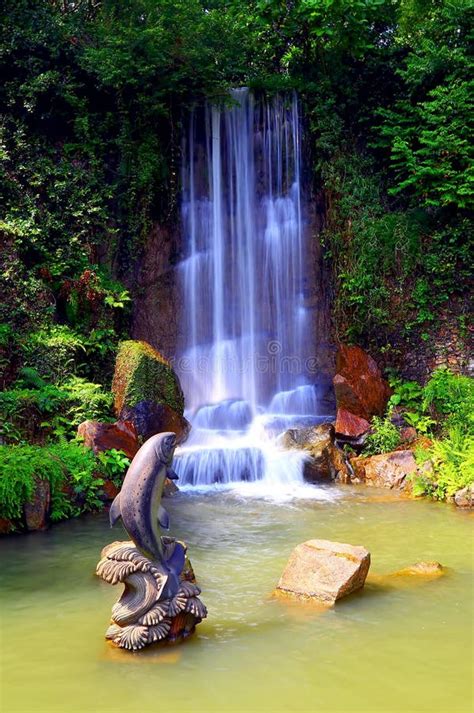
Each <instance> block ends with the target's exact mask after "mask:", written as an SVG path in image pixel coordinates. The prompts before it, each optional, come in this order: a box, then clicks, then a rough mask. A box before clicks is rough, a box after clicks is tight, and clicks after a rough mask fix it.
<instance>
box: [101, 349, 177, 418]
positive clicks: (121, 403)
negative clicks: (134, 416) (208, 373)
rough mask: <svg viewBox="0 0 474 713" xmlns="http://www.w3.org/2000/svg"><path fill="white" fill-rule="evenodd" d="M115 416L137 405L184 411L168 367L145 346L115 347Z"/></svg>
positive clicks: (161, 358) (155, 352) (174, 375)
mask: <svg viewBox="0 0 474 713" xmlns="http://www.w3.org/2000/svg"><path fill="white" fill-rule="evenodd" d="M112 391H113V392H114V396H115V400H114V407H115V412H116V413H117V415H118V414H120V412H121V410H122V409H123V408H124V407H125V406H136V405H137V404H138V403H139V402H140V401H151V402H152V403H163V404H167V405H168V406H170V407H171V408H172V409H173V410H174V411H176V412H177V413H179V414H182V413H183V411H184V396H183V392H182V390H181V385H180V383H179V379H178V377H177V376H176V374H175V372H174V370H173V368H172V366H171V364H170V363H169V362H168V361H167V360H166V359H165V358H164V357H163V356H162V355H161V354H160V352H158V351H157V350H156V349H154V348H153V347H152V346H151V345H150V344H148V343H147V342H142V341H134V340H131V339H130V340H128V341H126V342H122V343H121V344H120V345H119V349H118V353H117V360H116V362H115V374H114V379H113V382H112Z"/></svg>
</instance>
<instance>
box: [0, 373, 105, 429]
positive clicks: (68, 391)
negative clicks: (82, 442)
mask: <svg viewBox="0 0 474 713" xmlns="http://www.w3.org/2000/svg"><path fill="white" fill-rule="evenodd" d="M112 399H113V397H112V394H111V393H110V392H105V391H103V389H102V387H101V385H100V384H94V383H91V382H88V381H87V380H86V379H84V378H81V377H77V376H71V377H69V379H67V380H66V381H64V382H63V383H62V384H61V385H60V386H57V385H55V384H51V383H48V382H46V381H44V380H43V379H42V378H41V377H40V376H39V374H38V372H36V371H35V370H33V369H28V368H24V369H23V370H22V376H21V378H20V379H19V380H18V381H17V382H15V383H14V384H13V385H12V388H10V389H8V390H5V391H3V392H0V435H1V436H2V438H3V439H4V440H5V441H7V442H13V443H15V442H25V441H34V442H45V441H48V440H51V439H52V438H54V437H58V436H64V435H65V436H69V437H73V436H74V435H75V433H76V430H77V426H78V425H79V424H80V423H82V421H85V420H86V419H92V420H105V421H107V420H111V416H112V413H111V407H112Z"/></svg>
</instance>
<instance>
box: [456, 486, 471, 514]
mask: <svg viewBox="0 0 474 713" xmlns="http://www.w3.org/2000/svg"><path fill="white" fill-rule="evenodd" d="M454 502H455V505H456V507H458V508H474V484H473V485H468V486H466V487H465V488H461V490H458V491H457V493H455V494H454Z"/></svg>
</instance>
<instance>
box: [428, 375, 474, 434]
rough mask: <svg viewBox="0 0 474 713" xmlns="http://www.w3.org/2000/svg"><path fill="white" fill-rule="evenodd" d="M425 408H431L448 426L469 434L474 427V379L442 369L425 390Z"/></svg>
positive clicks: (432, 377) (433, 376)
mask: <svg viewBox="0 0 474 713" xmlns="http://www.w3.org/2000/svg"><path fill="white" fill-rule="evenodd" d="M423 408H424V409H427V408H431V409H432V410H433V412H434V413H435V414H436V415H439V416H440V417H441V418H442V419H445V423H446V426H447V427H448V428H449V427H451V426H459V428H461V429H462V430H463V431H464V432H466V433H467V432H469V431H471V430H472V428H473V426H474V379H472V378H470V377H468V376H460V375H458V374H453V373H452V372H451V371H449V369H446V368H445V367H440V368H439V369H436V371H434V372H433V374H432V376H431V379H430V380H429V381H428V382H427V384H426V386H425V388H424V390H423Z"/></svg>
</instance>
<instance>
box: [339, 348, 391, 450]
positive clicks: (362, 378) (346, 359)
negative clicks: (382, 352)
mask: <svg viewBox="0 0 474 713" xmlns="http://www.w3.org/2000/svg"><path fill="white" fill-rule="evenodd" d="M333 383H334V391H335V394H336V402H337V420H336V432H337V433H338V434H340V435H342V436H348V437H359V436H361V435H362V433H364V429H366V430H368V429H367V427H366V424H365V423H364V421H365V422H366V423H367V422H369V421H370V419H371V418H372V416H381V415H382V414H383V413H384V411H385V407H386V405H387V402H388V399H389V397H390V393H391V391H390V387H389V385H388V383H387V382H386V381H385V379H383V378H382V374H381V371H380V369H379V368H378V366H377V364H376V362H375V361H374V360H373V359H372V357H371V356H369V355H368V354H366V352H364V350H363V349H361V348H360V347H356V346H348V345H345V344H341V345H340V347H339V350H338V353H337V356H336V375H335V376H334V380H333ZM351 416H352V418H351ZM355 417H358V419H362V420H357V419H356V418H355Z"/></svg>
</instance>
